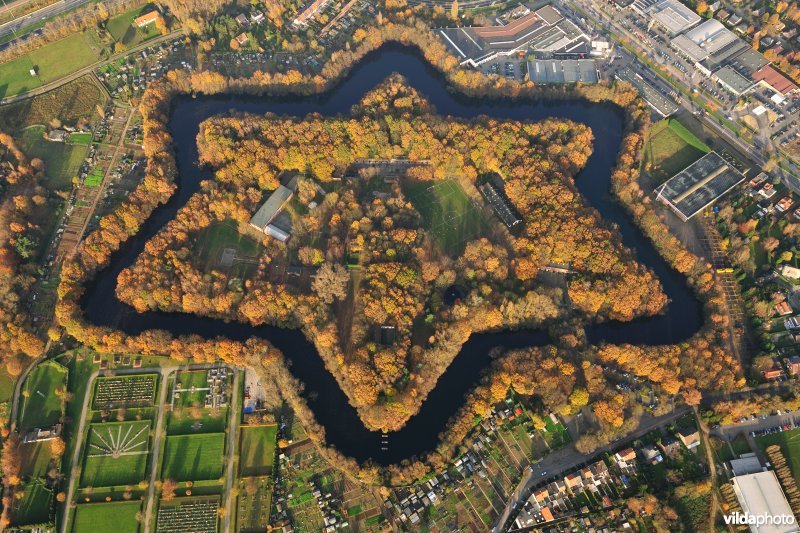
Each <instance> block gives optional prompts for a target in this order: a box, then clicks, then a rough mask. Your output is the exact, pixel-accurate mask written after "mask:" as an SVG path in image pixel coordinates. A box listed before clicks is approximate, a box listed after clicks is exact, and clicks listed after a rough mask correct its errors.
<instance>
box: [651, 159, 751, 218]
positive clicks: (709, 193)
mask: <svg viewBox="0 0 800 533" xmlns="http://www.w3.org/2000/svg"><path fill="white" fill-rule="evenodd" d="M743 180H744V175H743V174H742V173H741V172H739V171H738V170H736V169H735V168H733V167H732V166H730V165H729V164H728V163H727V162H726V161H725V160H724V159H722V157H720V155H719V154H717V153H716V152H709V153H708V154H706V155H704V156H703V157H701V158H700V159H698V160H697V161H695V162H694V163H692V164H691V165H689V166H688V167H686V168H685V169H683V170H681V171H680V172H678V173H677V174H675V175H674V176H673V177H671V178H670V179H669V180H667V182H666V183H664V185H662V186H661V187H659V188H658V189H657V192H658V199H659V200H661V201H662V202H664V203H665V204H667V205H669V206H670V207H671V208H672V210H673V211H675V213H677V215H678V216H679V217H680V218H681V219H683V220H689V219H690V218H692V217H693V216H694V215H696V214H697V213H699V212H700V211H702V210H703V209H705V208H706V207H707V206H708V205H710V204H712V203H713V202H714V201H715V200H717V198H719V197H720V196H722V195H724V194H725V193H726V192H728V191H729V190H731V189H732V188H734V187H735V186H736V185H738V184H739V183H741V182H742V181H743Z"/></svg>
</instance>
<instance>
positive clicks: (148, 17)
mask: <svg viewBox="0 0 800 533" xmlns="http://www.w3.org/2000/svg"><path fill="white" fill-rule="evenodd" d="M157 19H158V11H150V12H149V13H145V14H144V15H142V16H140V17H136V19H135V20H134V21H133V25H134V26H136V27H137V28H144V27H145V26H147V25H148V24H152V23H153V22H155V21H156V20H157Z"/></svg>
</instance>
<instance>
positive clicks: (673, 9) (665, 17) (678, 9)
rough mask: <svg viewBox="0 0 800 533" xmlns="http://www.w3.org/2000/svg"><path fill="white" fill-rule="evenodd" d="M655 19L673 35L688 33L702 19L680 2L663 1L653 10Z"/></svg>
mask: <svg viewBox="0 0 800 533" xmlns="http://www.w3.org/2000/svg"><path fill="white" fill-rule="evenodd" d="M652 14H653V18H654V19H655V20H656V21H657V22H658V23H659V24H661V25H662V26H664V28H666V29H667V31H668V32H669V33H671V34H673V35H674V34H676V33H680V32H682V31H686V30H688V29H689V28H691V27H692V26H694V25H695V24H697V23H698V22H700V20H701V17H700V15H698V14H697V13H695V12H694V11H692V10H691V9H689V8H688V7H686V6H685V5H683V4H682V3H680V2H678V0H663V1H661V2H659V3H658V4H656V5H655V6H654V7H653V10H652Z"/></svg>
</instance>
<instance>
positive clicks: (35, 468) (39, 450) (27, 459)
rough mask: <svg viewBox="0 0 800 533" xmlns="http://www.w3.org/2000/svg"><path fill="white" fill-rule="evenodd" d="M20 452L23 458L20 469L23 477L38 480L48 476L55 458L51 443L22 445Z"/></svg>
mask: <svg viewBox="0 0 800 533" xmlns="http://www.w3.org/2000/svg"><path fill="white" fill-rule="evenodd" d="M20 452H21V453H20V455H21V457H22V464H21V465H20V467H21V472H22V475H23V476H27V477H30V478H37V477H44V476H46V475H47V471H48V470H49V469H50V461H51V459H52V458H53V454H52V453H51V452H50V443H49V442H47V441H44V442H29V443H27V444H22V446H21V448H20Z"/></svg>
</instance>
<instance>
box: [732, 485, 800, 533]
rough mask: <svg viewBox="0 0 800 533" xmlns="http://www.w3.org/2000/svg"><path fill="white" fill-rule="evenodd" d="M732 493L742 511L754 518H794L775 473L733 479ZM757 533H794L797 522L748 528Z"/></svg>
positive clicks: (796, 528) (796, 529)
mask: <svg viewBox="0 0 800 533" xmlns="http://www.w3.org/2000/svg"><path fill="white" fill-rule="evenodd" d="M733 491H734V492H735V493H736V498H737V499H738V500H739V504H740V505H741V506H742V511H743V512H745V513H749V514H750V515H754V516H772V517H777V516H781V515H785V516H794V515H793V514H792V508H791V507H790V506H789V502H788V501H787V500H786V495H784V493H783V489H781V486H780V483H778V478H777V477H776V476H775V472H773V471H772V470H769V471H767V472H758V473H755V474H745V475H743V476H736V477H735V478H733ZM750 531H755V532H757V533H796V532H797V531H800V529H798V527H797V522H796V521H795V522H794V523H792V524H788V525H787V524H783V525H780V524H764V525H761V526H750Z"/></svg>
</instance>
